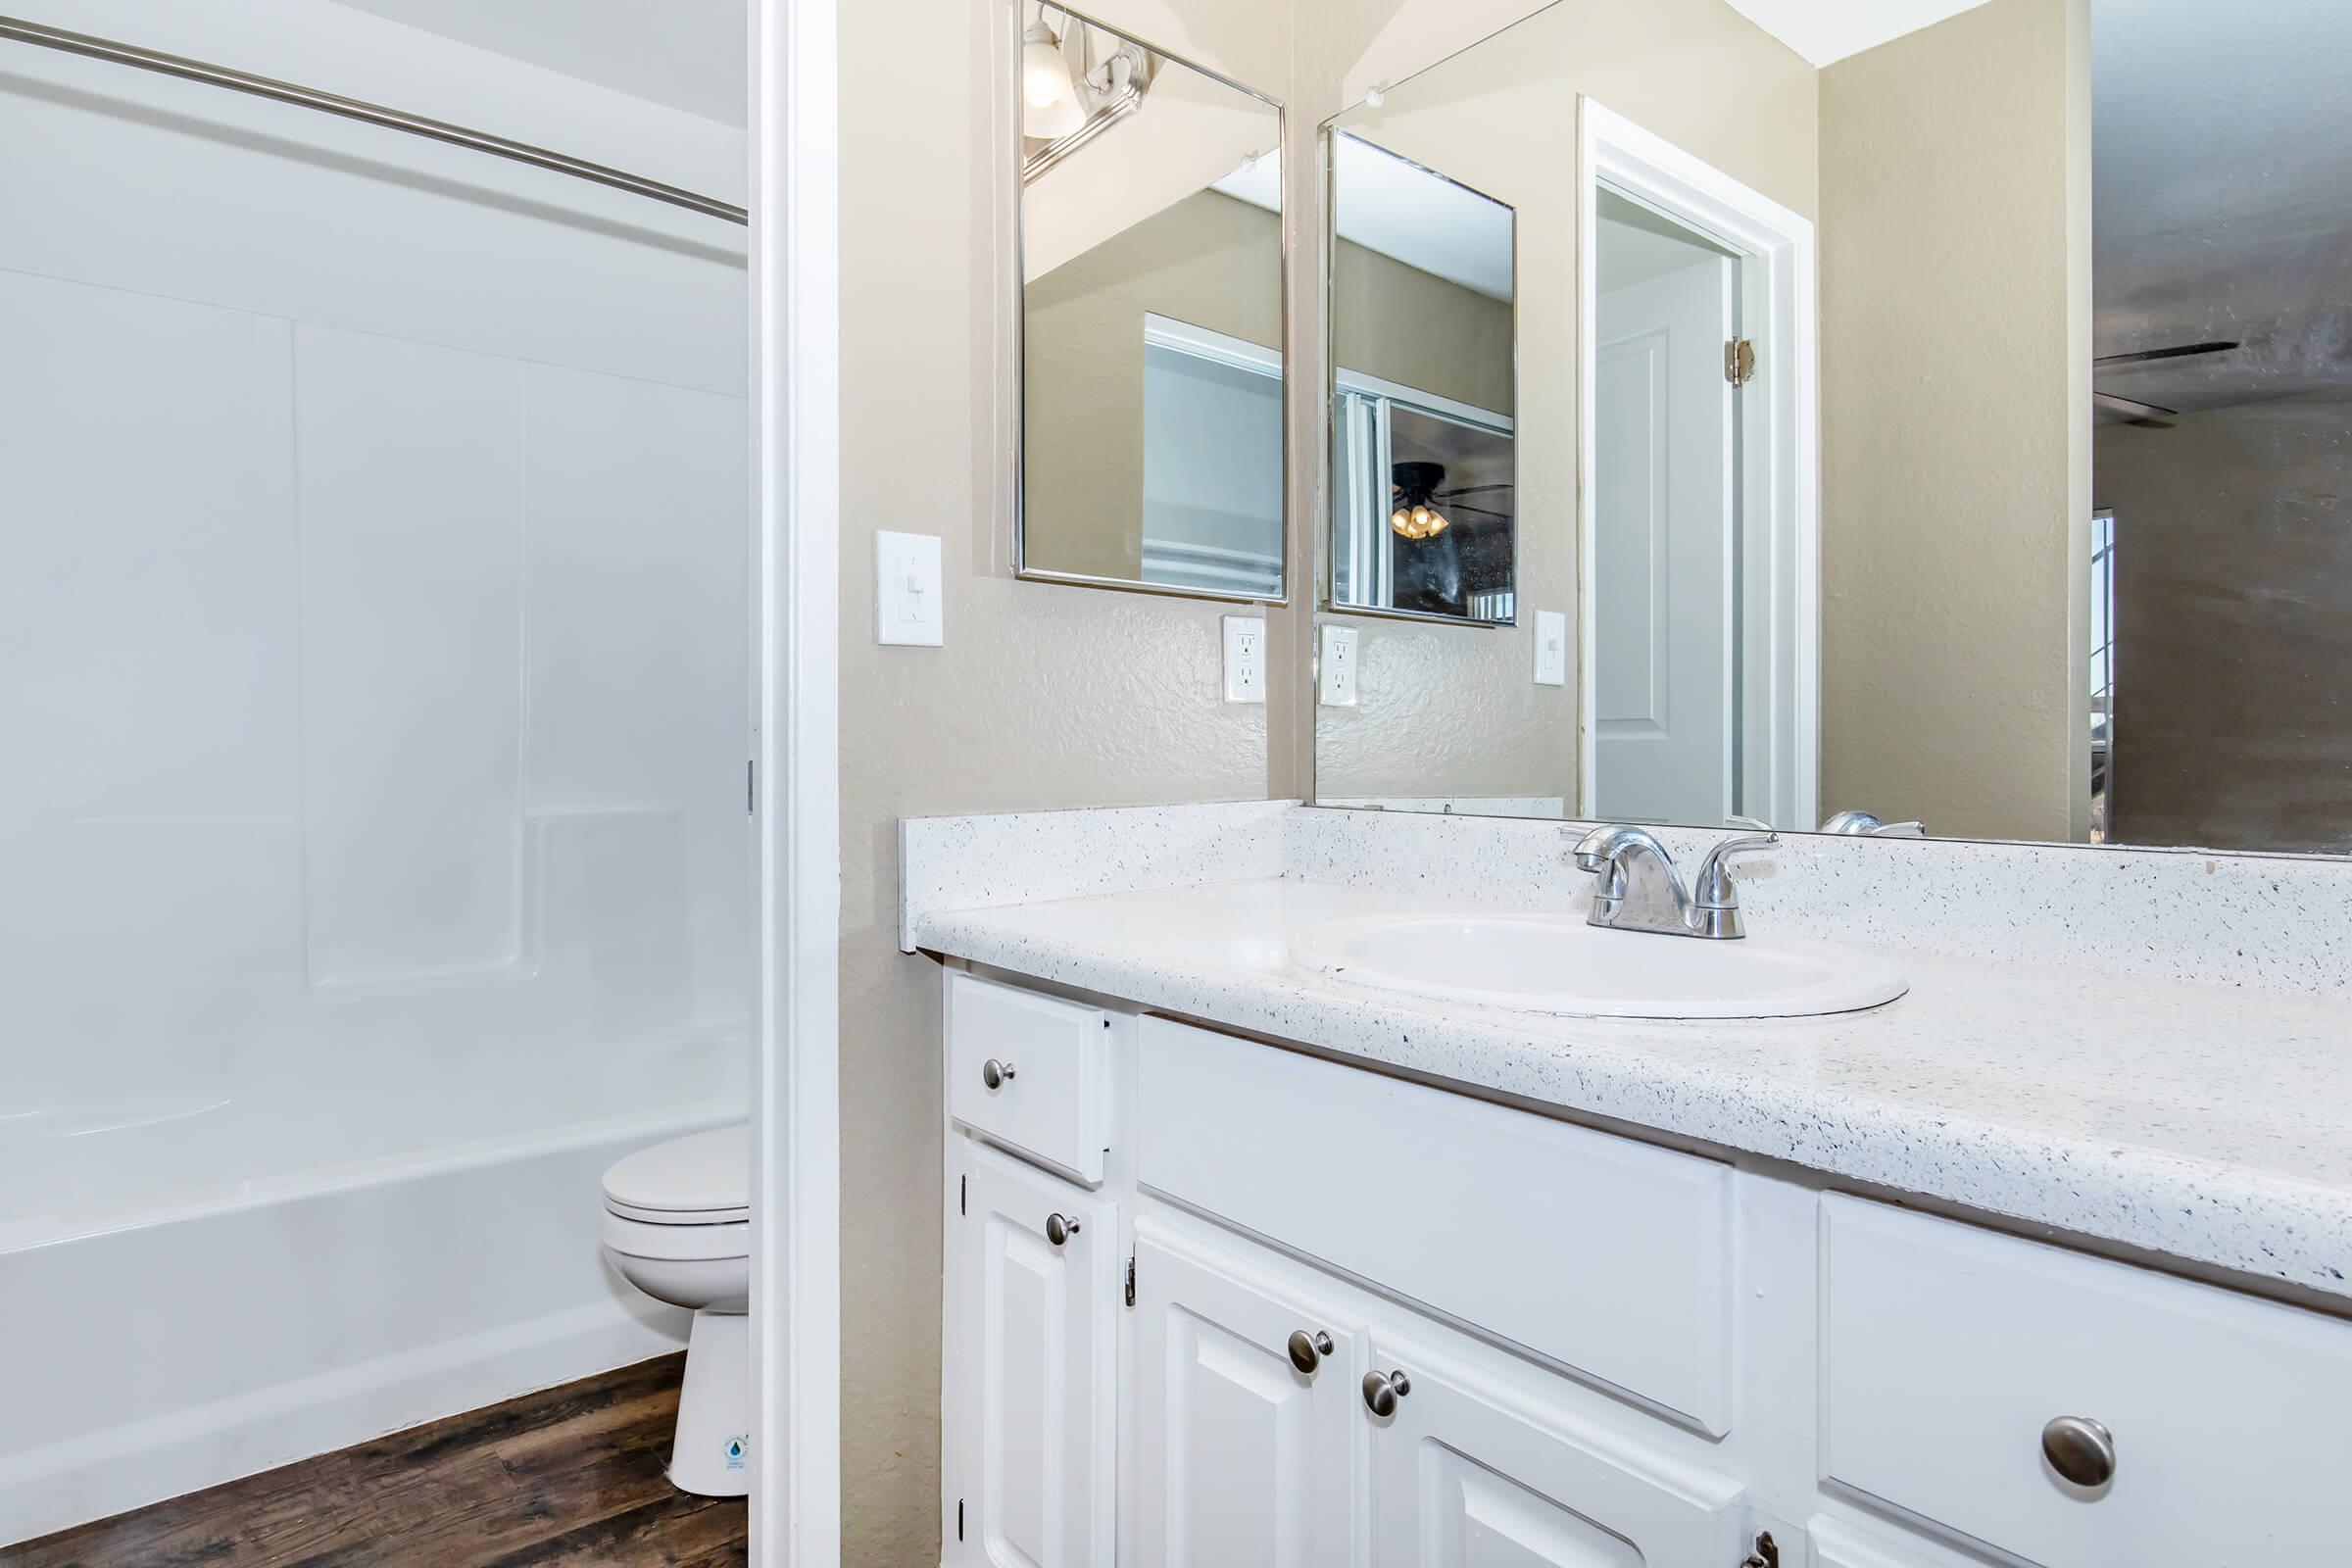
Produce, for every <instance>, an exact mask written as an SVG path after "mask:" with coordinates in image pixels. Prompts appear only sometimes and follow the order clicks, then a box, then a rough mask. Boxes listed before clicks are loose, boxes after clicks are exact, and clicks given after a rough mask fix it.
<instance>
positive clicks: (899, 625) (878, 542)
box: [874, 533, 947, 648]
mask: <svg viewBox="0 0 2352 1568" xmlns="http://www.w3.org/2000/svg"><path fill="white" fill-rule="evenodd" d="M942 597H943V595H942V593H941V579H940V570H939V535H937V534H935V533H877V534H875V535H874V640H875V641H876V642H882V643H910V644H912V645H914V646H915V647H918V648H937V647H940V646H941V645H942V644H944V643H945V642H946V641H947V613H946V609H947V607H946V606H944V605H942V604H941V603H940V600H941V599H942Z"/></svg>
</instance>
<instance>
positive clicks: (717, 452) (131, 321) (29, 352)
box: [0, 0, 752, 1540]
mask: <svg viewBox="0 0 2352 1568" xmlns="http://www.w3.org/2000/svg"><path fill="white" fill-rule="evenodd" d="M31 9H32V11H33V13H34V16H33V20H35V21H39V22H46V23H53V24H56V25H63V26H67V27H71V28H74V29H77V30H87V31H91V32H96V33H100V34H106V35H113V36H117V37H121V38H123V39H124V40H125V41H128V42H132V43H135V44H139V45H143V46H146V47H152V48H157V49H161V50H165V51H168V52H172V53H176V54H183V55H187V56H192V57H195V58H199V59H209V60H218V61H220V62H221V63H222V64H224V65H229V66H232V67H235V68H238V69H242V70H247V71H251V72H255V73H261V74H263V75H267V76H270V77H275V78H280V79H285V80H292V81H298V82H305V83H316V84H318V85H319V86H321V87H323V88H326V89H328V90H338V91H342V92H345V93H348V94H351V95H354V96H357V97H361V98H364V99H368V100H372V101H377V102H382V103H386V104H390V105H394V106H397V107H399V108H402V109H404V110H408V111H411V112H414V113H417V114H422V115H427V116H432V117H434V118H438V119H445V120H449V121H453V122H457V123H470V124H478V125H481V126H483V127H484V128H485V129H491V130H494V131H496V132H498V133H502V134H507V135H512V136H515V137H517V138H519V139H523V140H526V141H529V142H532V143H535V144H540V145H545V146H548V147H551V148H556V149H560V150H563V151H565V152H567V153H570V154H572V155H575V156H579V157H585V158H589V159H593V160H596V161H598V162H602V163H606V164H610V165H613V166H620V167H627V168H630V169H632V170H637V171H641V172H643V173H645V174H646V175H648V176H650V177H653V178H657V179H662V180H664V181H668V182H672V183H675V184H678V185H681V186H685V187H690V188H698V189H704V190H710V191H711V192H713V193H714V194H717V195H719V196H721V197H723V198H725V199H727V200H730V201H740V200H741V198H742V193H743V190H744V182H745V172H744V149H745V136H744V133H743V131H742V130H741V129H740V128H739V127H737V126H734V125H727V124H722V123H717V122H715V121H711V120H708V119H705V118H703V117H700V116H697V115H694V114H690V113H685V112H682V111H680V110H678V109H675V108H669V107H664V106H662V105H659V104H655V103H652V102H649V101H646V100H642V99H637V98H632V97H629V96H628V95H626V94H623V93H620V92H617V91H614V90H613V89H611V88H609V87H604V86H599V85H596V84H594V83H591V82H589V81H586V80H582V79H578V78H574V77H570V76H565V75H564V74H561V73H557V72H555V71H552V70H546V69H542V68H539V67H536V66H533V65H530V64H528V63H526V62H524V61H522V60H518V59H515V58H513V57H511V56H507V55H502V54H498V53H495V52H493V51H490V50H487V49H480V48H474V47H469V46H467V45H465V44H462V43H459V42H457V41H455V40H454V39H452V38H449V37H444V36H441V35H438V34H436V33H433V32H430V31H426V30H424V29H421V28H417V27H411V26H406V25H399V24H396V23H393V22H391V21H388V20H385V19H384V18H381V17H376V16H372V15H368V14H366V13H364V12H362V11H357V10H354V9H352V8H349V7H345V6H341V5H335V4H329V3H326V0H255V3H253V4H250V5H237V6H193V7H170V6H160V7H159V6H155V5H152V4H147V3H143V0H76V3H74V4H72V5H61V4H47V5H35V6H33V7H32V8H31ZM0 49H4V50H5V51H6V54H5V62H4V63H5V70H6V74H7V77H8V84H7V87H6V90H5V91H0V139H5V140H6V141H7V142H8V144H9V145H10V146H11V147H12V148H25V149H30V148H36V147H37V148H39V149H40V150H41V156H39V157H38V158H33V157H12V158H10V159H8V160H6V161H5V162H4V163H0V206H5V207H6V209H7V210H8V211H9V212H10V214H11V215H12V221H10V223H9V224H8V225H7V227H6V232H5V234H0V338H5V340H6V341H7V342H8V343H9V345H10V354H9V374H8V375H7V377H6V378H5V380H4V382H0V468H5V470H6V471H7V472H8V474H9V475H10V506H11V514H10V520H11V523H12V526H11V527H10V528H9V529H8V530H7V531H6V533H5V536H4V537H0V622H4V623H5V624H6V625H7V626H8V627H9V628H10V631H9V633H8V641H9V650H8V657H7V658H6V659H5V660H4V661H0V710H5V711H6V712H7V713H8V714H9V715H10V734H11V738H12V743H13V749H12V754H11V760H12V765H11V767H10V768H9V769H8V771H7V774H6V776H5V778H0V931H4V932H5V933H6V936H7V941H6V943H5V944H4V945H0V948H4V956H0V982H4V985H0V989H4V990H5V992H6V994H7V996H8V999H9V1005H10V1009H11V1015H10V1025H11V1028H10V1033H9V1037H8V1040H7V1042H6V1044H5V1046H0V1058H4V1059H0V1174H5V1176H6V1177H7V1181H6V1192H7V1195H8V1198H7V1201H6V1203H5V1205H4V1206H0V1329H5V1331H6V1335H7V1339H8V1343H9V1344H10V1346H11V1347H12V1353H11V1354H10V1355H9V1356H8V1357H7V1358H6V1359H5V1361H4V1362H0V1540H14V1539H17V1538H18V1537H19V1536H21V1535H23V1534H24V1533H25V1532H26V1531H28V1530H34V1529H42V1530H46V1529H54V1528H57V1527H59V1526H63V1525H66V1524H70V1523H72V1522H73V1521H74V1520H77V1519H86V1518H89V1517H92V1516H94V1515H96V1514H100V1513H108V1512H112V1511H115V1510H118V1509H121V1508H123V1507H127V1506H131V1505H133V1504H136V1503H141V1502H146V1501H150V1500H152V1499H153V1498H155V1497H158V1496H162V1495H170V1494H172V1493H176V1492H181V1491H185V1490H187V1489H189V1488H192V1487H199V1486H206V1485H211V1484H213V1483H216V1482H220V1481H223V1480H226V1479H228V1478H229V1477H232V1476H236V1475H240V1474H245V1473H249V1472H250V1471H252V1470H254V1469H257V1468H260V1467H264V1466H268V1465H274V1464H280V1463H283V1462H285V1461H287V1460H290V1459H294V1458H297V1457H300V1456H301V1455H304V1454H309V1453H316V1452H318V1451H319V1450H321V1449H322V1448H331V1447H335V1446H341V1445H344V1444H349V1443H352V1442H355V1441H358V1440H360V1439H363V1438H367V1437H369V1436H372V1435H375V1434H378V1433H381V1432H383V1431H385V1430H387V1429H389V1428H392V1427H396V1426H400V1425H404V1424H407V1423H412V1422H416V1421H419V1420H424V1419H428V1418H431V1417H435V1416H439V1415H443V1414H446V1413H447V1412H449V1411H451V1410H456V1409H466V1408H471V1407H475V1406H478V1405H481V1404H484V1403H487V1402H490V1401H493V1400H496V1399H500V1398H503V1397H508V1396H511V1395H514V1394H515V1393H517V1392H519V1391H521V1390H524V1389H528V1388H532V1387H535V1386H541V1385H545V1384H547V1383H550V1382H554V1381H559V1380H562V1379H564V1378H570V1377H574V1376H577V1375H580V1374H582V1373H585V1372H591V1371H595V1370H599V1369H602V1368H606V1367H610V1366H612V1365H614V1364H616V1363H618V1362H621V1361H626V1360H633V1359H637V1358H641V1357H643V1356H645V1355H648V1354H652V1353H656V1352H658V1351H662V1350H664V1349H668V1348H674V1347H675V1346H676V1345H677V1344H678V1343H679V1334H680V1331H681V1328H682V1318H681V1317H680V1315H678V1314H675V1313H671V1312H668V1311H666V1310H663V1309H660V1308H656V1307H654V1306H653V1305H652V1304H651V1303H648V1302H644V1301H642V1300H639V1299H633V1298H632V1294H631V1293H630V1292H629V1291H628V1290H627V1288H626V1287H625V1286H623V1285H621V1284H620V1283H619V1282H618V1281H616V1280H615V1279H613V1277H612V1276H611V1274H610V1273H609V1271H608V1270H607V1269H606V1268H605V1267H604V1265H603V1263H602V1261H601V1260H600V1259H598V1258H597V1257H596V1255H595V1245H594V1225H593V1214H592V1211H591V1210H590V1209H589V1208H588V1207H587V1206H586V1205H589V1204H592V1203H593V1201H594V1200H593V1197H592V1195H593V1192H594V1182H595V1178H596V1175H597V1173H598V1172H599V1171H601V1170H602V1169H603V1168H604V1166H605V1165H607V1164H610V1163H611V1162H612V1160H613V1158H615V1157H617V1156H618V1155H619V1154H620V1153H623V1152H627V1151H628V1150H629V1149H632V1148H635V1147H639V1146H641V1145H642V1144H644V1143H648V1142H654V1141H658V1140H659V1139H660V1138H662V1137H664V1136H668V1135H671V1134H675V1133H680V1132H685V1131H690V1130H693V1129H695V1128H697V1127H700V1126H703V1125H708V1124H709V1123H710V1122H711V1121H713V1120H717V1119H720V1118H722V1117H728V1118H740V1116H741V1114H742V1109H743V1104H744V1100H743V1096H744V1093H745V1087H746V1080H747V1073H746V1070H745V1058H746V1033H747V1023H746V1013H747V1008H746V1004H745V997H746V993H747V990H748V976H747V972H746V966H745V962H744V958H745V953H746V950H747V948H748V943H749V934H748V928H749V920H748V910H749V907H750V897H749V891H750V889H749V870H748V867H749V864H750V841H749V836H748V834H747V832H746V817H745V814H744V776H743V766H744V758H745V757H746V756H747V755H748V753H747V752H746V750H745V736H746V731H747V728H748V724H747V714H748V711H749V707H750V704H749V692H748V685H749V675H748V671H749V668H750V664H751V646H752V645H751V640H750V637H749V635H748V628H747V620H748V615H747V596H746V592H745V585H744V577H745V558H746V543H747V539H746V534H747V528H746V514H747V504H748V496H749V474H748V468H749V464H748V461H747V458H746V447H747V441H746V438H745V432H746V427H747V417H746V415H747V403H746V400H745V395H744V394H745V376H744V367H745V352H744V345H745V342H746V338H747V333H748V312H747V308H746V293H747V290H746V273H745V247H746V236H745V233H744V230H743V229H742V228H741V227H740V226H738V225H735V224H732V223H728V222H725V221H720V220H717V219H713V218H711V217H708V216H704V215H699V214H695V213H690V212H685V211H681V210H678V209H673V208H668V207H664V206H662V205H661V204H658V203H652V202H648V201H646V200H644V199H643V198H641V197H636V196H632V195H629V194H627V193H624V192H621V191H616V190H612V189H608V188H606V187H604V186H600V185H594V184H589V183H585V182H581V181H576V180H570V179H565V178H562V177H560V176H558V175H555V174H551V173H549V172H546V171H542V170H537V169H532V168H529V167H525V166H521V165H515V164H510V163H507V162H504V161H502V160H497V159H491V158H486V157H483V156H481V155H479V154H477V153H473V152H469V151H466V150H465V149H461V148H455V147H450V146H447V145H444V144H441V143H438V142H433V141H427V140H423V139H420V138H416V137H410V136H404V135H401V134H398V133H396V132H392V131H388V130H386V129H384V128H382V127H377V126H371V125H365V124H358V123H351V122H348V121H344V120H341V119H338V118H335V117H331V116H326V115H319V114H314V113H311V112H308V111H306V110H302V109H299V108H294V107H290V106H288V105H285V104H279V103H273V102H268V101H264V100H260V99H255V98H249V97H245V96H241V95H238V94H234V93H230V92H225V91H221V90H219V89H217V88H213V87H210V86H206V85H204V84H201V83H196V82H190V81H185V80H180V79H176V78H172V77H168V76H163V75H157V74H152V73H142V72H135V71H129V70H125V69H124V68H123V67H120V66H116V65H112V64H108V63H106V62H103V61H96V60H90V59H85V58H80V57H77V56H73V55H68V54H63V53H57V52H53V51H48V50H43V49H38V48H33V47H30V46H26V45H23V44H19V43H14V42H11V43H7V44H4V45H0ZM159 234H163V235H172V236H177V238H178V239H179V240H182V241H186V242H185V243H158V242H157V236H158V235H159ZM632 302H635V305H636V306H637V307H639V308H632ZM615 605H625V606H627V607H628V613H614V610H613V607H614V606H615ZM26 1348H31V1350H30V1353H27V1349H26Z"/></svg>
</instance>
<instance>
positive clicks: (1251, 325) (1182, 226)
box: [1021, 115, 1282, 580]
mask: <svg viewBox="0 0 2352 1568" xmlns="http://www.w3.org/2000/svg"><path fill="white" fill-rule="evenodd" d="M1148 118H1149V117H1148V116H1145V115H1138V116H1136V123H1141V122H1142V121H1144V120H1145V119H1148ZM1120 128H1121V129H1124V128H1126V127H1124V126H1121V127H1120ZM1111 134H1112V135H1113V136H1115V135H1116V134H1117V131H1113V132H1112V133H1111ZM1108 139H1109V138H1107V137H1106V138H1105V139H1104V141H1103V142H1102V143H1098V144H1097V145H1098V146H1102V145H1106V144H1107V142H1108ZM1091 151H1093V149H1092V148H1089V149H1087V152H1091ZM1087 152H1081V153H1080V154H1079V155H1078V157H1077V158H1076V159H1074V160H1072V164H1073V166H1074V165H1076V164H1083V163H1084V162H1085V160H1086V157H1087ZM1061 172H1062V171H1061V170H1058V169H1057V170H1054V172H1053V173H1050V174H1048V175H1047V176H1046V179H1045V180H1044V181H1041V182H1040V183H1041V184H1042V183H1050V182H1051V181H1052V180H1053V178H1054V175H1055V174H1059V173H1061ZM1147 312H1152V313H1156V314H1158V315H1160V316H1165V317H1169V318H1171V319H1175V320H1179V321H1184V322H1188V323H1190V324H1191V325H1194V326H1204V327H1207V328H1208V329H1209V330H1210V331H1212V332H1222V333H1224V334H1225V335H1226V336H1228V337H1238V338H1240V339H1242V340H1243V341H1245V342H1249V343H1255V344H1258V345H1259V346H1261V347H1264V348H1269V349H1279V348H1280V347H1281V342H1282V223H1281V220H1279V219H1277V218H1276V217H1275V216H1274V215H1273V214H1272V213H1269V212H1267V211H1266V210H1265V209H1264V208H1262V207H1252V206H1250V204H1249V203H1247V202H1240V201H1236V200H1234V199H1233V198H1232V197H1230V196H1226V195H1223V194H1221V193H1220V192H1217V191H1212V190H1204V191H1201V192H1200V193H1199V194H1197V195H1194V196H1192V197H1190V198H1188V199H1186V200H1184V201H1181V202H1178V203H1177V204H1176V205H1174V206H1173V207H1169V208H1166V209H1163V210H1162V211H1160V212H1159V213H1157V214H1155V215H1153V216H1152V217H1151V218H1148V219H1146V220H1145V221H1142V222H1140V223H1138V224H1136V225H1135V226H1134V227H1133V228H1130V229H1128V230H1127V231H1126V232H1124V233H1121V234H1117V235H1113V236H1112V237H1111V238H1109V239H1107V240H1104V241H1103V243H1102V244H1100V245H1097V246H1096V247H1095V248H1094V249H1093V250H1090V251H1088V252H1086V253H1085V254H1084V255H1082V256H1077V257H1073V258H1072V259H1071V260H1069V261H1067V262H1064V263H1063V264H1062V265H1061V266H1059V267H1057V268H1055V269H1054V270H1053V271H1051V272H1048V273H1047V274H1045V275H1044V276H1043V277H1040V278H1037V279H1035V280H1033V281H1032V282H1031V283H1030V284H1029V286H1028V292H1027V310H1026V312H1025V313H1024V316H1023V339H1024V344H1025V347H1024V354H1023V359H1022V375H1023V381H1022V386H1021V393H1022V401H1023V403H1024V405H1025V406H1026V408H1027V415H1028V417H1027V432H1028V434H1027V440H1026V443H1025V445H1024V448H1023V458H1022V462H1023V465H1024V486H1025V488H1024V494H1023V512H1022V515H1021V526H1022V529H1023V532H1024V534H1025V536H1026V539H1027V543H1028V557H1027V559H1028V562H1029V564H1030V565H1031V566H1032V567H1033V568H1036V569H1040V570H1045V571H1061V572H1079V573H1083V574H1085V575H1088V576H1094V577H1115V578H1122V579H1127V580H1133V579H1135V578H1137V577H1140V576H1142V575H1143V561H1144V316H1145V314H1146V313H1147Z"/></svg>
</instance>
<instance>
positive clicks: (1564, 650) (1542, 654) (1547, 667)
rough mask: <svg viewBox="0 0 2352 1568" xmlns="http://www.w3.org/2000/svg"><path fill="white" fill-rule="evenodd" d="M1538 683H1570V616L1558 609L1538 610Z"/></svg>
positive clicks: (1559, 684) (1541, 684) (1544, 684)
mask: <svg viewBox="0 0 2352 1568" xmlns="http://www.w3.org/2000/svg"><path fill="white" fill-rule="evenodd" d="M1536 684H1537V685H1539V686H1565V685H1567V684H1568V617H1567V616H1566V615H1564V614H1562V613H1560V612H1558V611H1556V610H1539V611H1537V612H1536Z"/></svg>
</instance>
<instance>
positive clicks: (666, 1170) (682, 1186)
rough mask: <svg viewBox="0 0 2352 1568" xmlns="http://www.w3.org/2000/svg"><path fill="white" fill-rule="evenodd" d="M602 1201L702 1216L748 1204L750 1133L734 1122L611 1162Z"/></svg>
mask: <svg viewBox="0 0 2352 1568" xmlns="http://www.w3.org/2000/svg"><path fill="white" fill-rule="evenodd" d="M605 1197H606V1198H608V1199H610V1200H611V1201H613V1202H615V1203H625V1204H627V1205H628V1206H629V1207H631V1208H650V1209H660V1210H664V1211H667V1212H671V1213H702V1212H706V1211H715V1210H719V1209H730V1208H747V1207H749V1206H750V1204H751V1201H752V1150H751V1135H750V1129H749V1128H747V1127H745V1126H744V1125H742V1124H741V1123H738V1124H736V1125H735V1126H732V1127H714V1128H712V1129H711V1131H709V1132H707V1133H694V1134H691V1135H689V1136H688V1137H685V1138H673V1139H671V1140H670V1141H669V1142H668V1143H666V1144H656V1145H654V1147H653V1148H651V1149H640V1150H639V1151H637V1152H635V1153H634V1154H630V1155H627V1156H626V1157H624V1158H621V1159H618V1160H615V1161H614V1162H613V1167H612V1169H610V1170H608V1171H606V1172H605Z"/></svg>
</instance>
